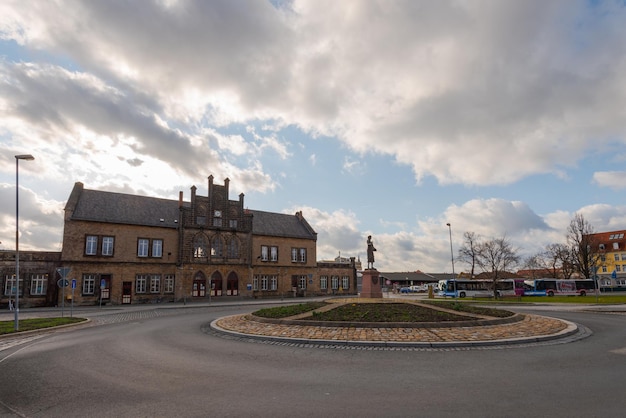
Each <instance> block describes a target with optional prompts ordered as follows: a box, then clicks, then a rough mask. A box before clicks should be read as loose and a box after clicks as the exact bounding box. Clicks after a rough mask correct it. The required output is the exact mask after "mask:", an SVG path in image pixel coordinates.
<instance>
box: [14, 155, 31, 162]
mask: <svg viewBox="0 0 626 418" xmlns="http://www.w3.org/2000/svg"><path fill="white" fill-rule="evenodd" d="M15 159H16V160H26V161H32V160H34V159H35V157H33V156H32V155H30V154H21V155H16V156H15Z"/></svg>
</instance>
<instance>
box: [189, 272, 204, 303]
mask: <svg viewBox="0 0 626 418" xmlns="http://www.w3.org/2000/svg"><path fill="white" fill-rule="evenodd" d="M191 296H193V297H200V298H203V297H205V296H206V277H205V276H204V274H202V273H198V274H196V276H195V277H194V279H193V287H192V289H191Z"/></svg>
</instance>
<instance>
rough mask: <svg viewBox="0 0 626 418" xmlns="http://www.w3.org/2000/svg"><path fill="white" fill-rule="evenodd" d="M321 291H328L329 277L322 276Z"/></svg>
mask: <svg viewBox="0 0 626 418" xmlns="http://www.w3.org/2000/svg"><path fill="white" fill-rule="evenodd" d="M320 289H321V290H328V276H321V277H320Z"/></svg>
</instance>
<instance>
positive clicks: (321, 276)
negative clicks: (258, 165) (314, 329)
mask: <svg viewBox="0 0 626 418" xmlns="http://www.w3.org/2000/svg"><path fill="white" fill-rule="evenodd" d="M213 180H214V179H213V176H209V178H208V195H207V196H200V195H198V194H197V188H196V187H195V186H193V187H192V188H191V194H190V198H189V200H187V201H186V200H184V196H183V193H182V192H180V194H179V199H178V201H176V200H167V199H159V198H153V197H145V196H136V195H128V194H121V193H111V192H104V191H97V190H89V189H85V188H84V186H83V184H82V183H76V184H75V185H74V188H73V190H72V192H71V194H70V197H69V199H68V202H67V205H66V207H65V219H64V233H63V250H62V253H61V260H60V264H61V265H62V266H63V267H67V268H69V269H70V270H69V274H68V276H67V277H68V279H70V281H74V283H76V289H75V291H74V292H71V293H69V292H66V298H67V299H68V300H70V299H71V298H74V302H75V303H77V304H98V303H105V304H106V303H110V304H127V303H156V302H165V301H187V300H192V301H193V300H195V301H202V300H210V299H211V298H228V297H254V298H263V297H296V296H305V295H308V296H313V295H327V294H355V293H356V291H357V288H356V269H355V263H354V260H352V263H351V264H345V263H343V264H337V265H334V264H329V263H317V261H316V244H317V233H316V232H315V231H314V230H313V228H312V227H311V226H310V225H309V223H308V222H307V221H306V219H305V218H304V216H303V214H302V212H297V213H295V214H294V215H287V214H281V213H272V212H263V211H255V210H249V209H246V208H245V206H244V195H243V194H241V195H239V198H238V200H230V199H229V179H226V180H225V181H224V184H222V185H219V184H215V183H214V181H213ZM68 293H69V294H68Z"/></svg>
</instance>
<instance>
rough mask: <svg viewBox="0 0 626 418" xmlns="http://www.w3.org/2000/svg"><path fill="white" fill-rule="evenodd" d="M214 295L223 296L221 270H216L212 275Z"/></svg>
mask: <svg viewBox="0 0 626 418" xmlns="http://www.w3.org/2000/svg"><path fill="white" fill-rule="evenodd" d="M211 289H212V293H211V295H212V296H222V275H221V274H220V272H219V271H214V272H213V274H212V275H211Z"/></svg>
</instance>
